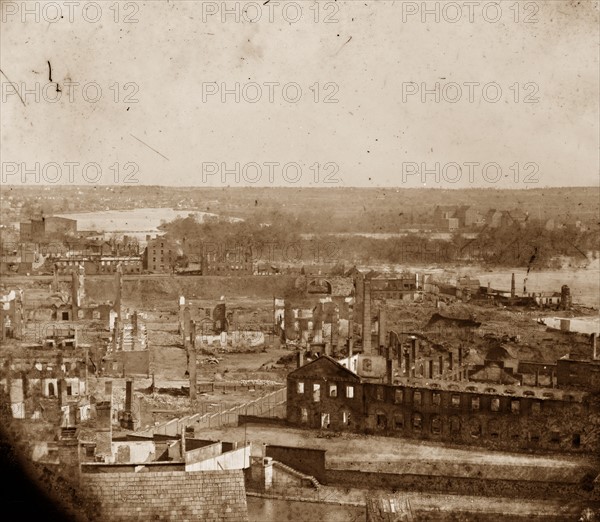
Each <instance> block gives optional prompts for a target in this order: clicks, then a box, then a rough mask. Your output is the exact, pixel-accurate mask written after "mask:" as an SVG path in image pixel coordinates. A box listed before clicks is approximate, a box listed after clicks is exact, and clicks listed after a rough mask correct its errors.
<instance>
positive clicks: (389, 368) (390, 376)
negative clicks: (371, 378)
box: [385, 358, 394, 384]
mask: <svg viewBox="0 0 600 522" xmlns="http://www.w3.org/2000/svg"><path fill="white" fill-rule="evenodd" d="M385 375H386V381H387V383H388V384H394V361H393V360H392V359H389V358H388V359H386V361H385Z"/></svg>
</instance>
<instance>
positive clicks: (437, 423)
mask: <svg viewBox="0 0 600 522" xmlns="http://www.w3.org/2000/svg"><path fill="white" fill-rule="evenodd" d="M319 415H320V416H321V418H320V424H321V428H324V429H327V428H329V427H330V426H331V415H332V414H331V413H328V412H320V413H319ZM375 417H376V418H375V420H376V426H377V428H378V429H382V430H383V429H389V428H392V429H394V430H403V429H404V428H405V415H404V414H402V413H396V414H394V415H393V418H392V424H391V426H388V418H387V416H386V414H385V413H382V412H378V413H377V414H376V416H375ZM340 421H341V424H342V425H343V426H348V427H350V426H351V413H350V412H349V411H341V412H340ZM300 422H301V423H302V424H308V409H307V408H305V407H301V408H300ZM442 426H443V421H442V418H441V417H440V416H439V415H434V416H433V417H431V420H430V431H431V433H432V434H434V435H440V434H441V433H442ZM410 427H411V429H412V431H414V432H415V433H421V432H422V431H423V416H422V415H421V414H420V413H413V414H412V415H411V416H410ZM448 427H449V430H450V433H451V434H454V435H457V434H459V433H460V431H461V421H460V419H459V418H458V417H456V416H452V417H450V418H449V419H448ZM501 433H502V430H501V427H500V426H499V425H498V423H497V422H495V421H493V420H491V421H489V422H488V424H487V434H488V435H489V437H490V438H491V439H498V438H500V435H501ZM469 434H470V436H471V437H472V438H474V439H477V438H480V437H481V436H482V434H483V427H482V425H481V423H479V422H471V423H470V424H469ZM510 438H511V439H512V440H514V441H517V440H518V439H519V438H520V433H519V432H517V431H512V432H511V433H510ZM527 438H528V440H529V441H531V442H534V443H537V442H539V441H540V433H539V432H535V431H531V432H528V433H527ZM548 440H549V441H550V442H551V443H553V444H559V443H560V441H561V434H560V432H559V431H550V432H549V433H548ZM571 443H572V446H573V447H575V448H578V447H579V446H580V444H581V435H580V434H579V433H574V434H573V435H572V439H571Z"/></svg>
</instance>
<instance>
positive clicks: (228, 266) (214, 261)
mask: <svg viewBox="0 0 600 522" xmlns="http://www.w3.org/2000/svg"><path fill="white" fill-rule="evenodd" d="M253 271H254V265H253V262H252V253H251V252H249V251H248V252H246V251H244V250H241V249H239V248H238V249H233V250H231V251H224V252H214V253H213V252H210V253H207V254H205V255H204V256H202V275H217V276H225V275H252V273H253Z"/></svg>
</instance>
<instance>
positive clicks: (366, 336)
mask: <svg viewBox="0 0 600 522" xmlns="http://www.w3.org/2000/svg"><path fill="white" fill-rule="evenodd" d="M362 337H363V339H362V342H363V353H364V354H365V355H371V281H370V280H369V279H366V280H365V282H364V285H363V328H362Z"/></svg>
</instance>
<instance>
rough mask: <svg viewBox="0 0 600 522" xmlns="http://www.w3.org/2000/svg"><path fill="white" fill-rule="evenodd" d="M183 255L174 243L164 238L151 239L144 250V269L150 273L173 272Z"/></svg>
mask: <svg viewBox="0 0 600 522" xmlns="http://www.w3.org/2000/svg"><path fill="white" fill-rule="evenodd" d="M181 254H182V252H181V249H180V248H179V247H178V245H177V244H176V243H175V242H174V241H170V240H168V239H165V238H163V237H157V238H154V239H151V240H150V241H149V242H148V245H147V246H146V249H145V250H144V256H143V268H144V270H148V272H167V273H168V272H173V270H174V269H175V264H176V262H177V258H178V257H179V256H180V255H181Z"/></svg>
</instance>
